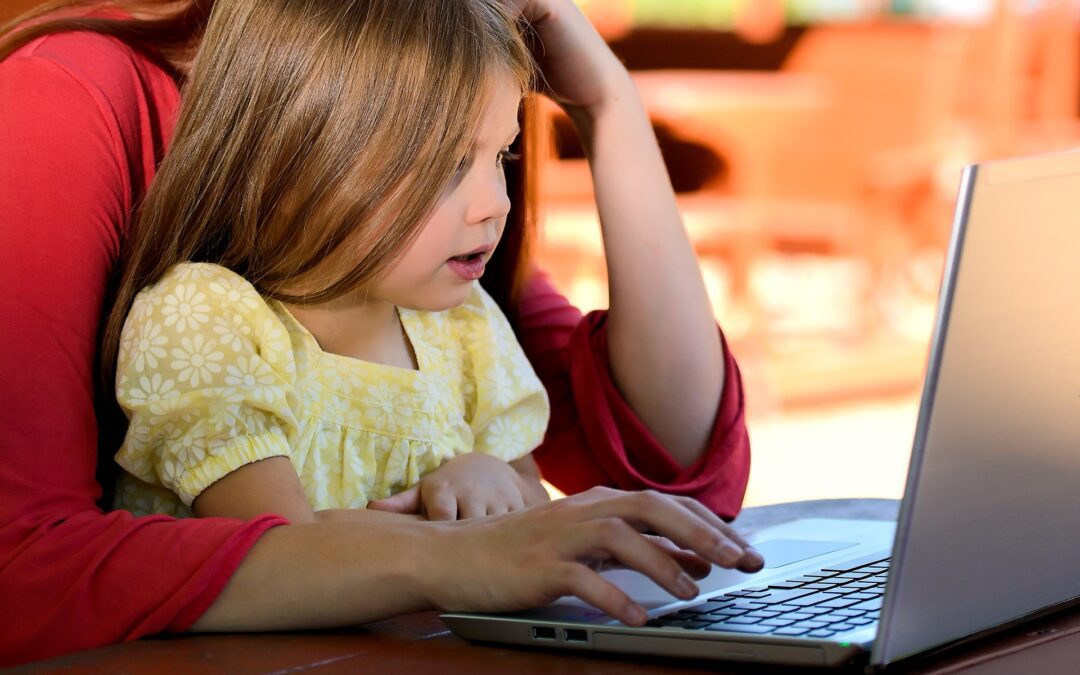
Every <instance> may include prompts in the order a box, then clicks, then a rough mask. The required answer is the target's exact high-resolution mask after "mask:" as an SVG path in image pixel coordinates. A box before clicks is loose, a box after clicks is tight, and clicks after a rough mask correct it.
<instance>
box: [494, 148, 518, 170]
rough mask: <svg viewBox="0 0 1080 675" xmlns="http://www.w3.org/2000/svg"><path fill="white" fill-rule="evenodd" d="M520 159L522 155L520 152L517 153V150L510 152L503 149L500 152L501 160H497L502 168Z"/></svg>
mask: <svg viewBox="0 0 1080 675" xmlns="http://www.w3.org/2000/svg"><path fill="white" fill-rule="evenodd" d="M519 159H521V155H519V154H517V153H515V152H510V151H509V150H503V151H502V152H500V153H499V160H498V162H497V165H498V166H499V167H500V168H502V167H504V166H506V165H507V164H508V163H510V162H516V161H518V160H519Z"/></svg>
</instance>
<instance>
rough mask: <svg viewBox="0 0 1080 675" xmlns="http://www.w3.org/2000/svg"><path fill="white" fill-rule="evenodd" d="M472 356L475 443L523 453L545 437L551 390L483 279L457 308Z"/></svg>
mask: <svg viewBox="0 0 1080 675" xmlns="http://www.w3.org/2000/svg"><path fill="white" fill-rule="evenodd" d="M454 327H455V330H456V331H457V332H458V334H459V337H460V339H461V342H462V345H463V347H464V353H465V360H466V373H465V377H466V391H467V392H469V393H471V394H472V395H471V396H468V397H467V399H468V400H467V405H466V415H467V417H468V421H469V425H470V427H471V428H472V432H473V436H474V439H475V441H474V446H473V449H474V451H476V452H483V453H486V454H489V455H494V456H495V457H498V458H500V459H504V460H506V461H508V462H509V461H513V460H515V459H520V458H521V457H524V456H525V455H527V454H529V453H530V452H532V450H533V449H534V448H536V447H537V446H538V445H540V443H541V442H542V441H543V440H544V432H545V430H546V429H547V424H548V417H549V415H550V408H549V406H548V399H547V392H546V391H545V390H544V385H543V384H542V383H541V382H540V378H539V377H537V376H536V372H535V371H534V370H533V367H532V365H531V364H530V363H529V359H528V358H526V356H525V352H524V351H522V349H521V345H520V344H518V341H517V338H516V337H515V336H514V331H513V329H512V328H511V327H510V322H509V321H507V319H506V317H505V316H504V315H503V313H502V311H501V310H500V309H499V307H498V305H497V304H496V303H495V301H494V300H493V299H492V298H491V296H489V295H488V294H487V292H485V291H484V290H483V289H482V288H481V287H480V285H479V284H477V285H475V286H474V289H473V292H472V294H471V295H470V296H469V299H468V300H467V301H466V302H465V304H464V305H462V306H461V307H459V308H457V309H456V310H454Z"/></svg>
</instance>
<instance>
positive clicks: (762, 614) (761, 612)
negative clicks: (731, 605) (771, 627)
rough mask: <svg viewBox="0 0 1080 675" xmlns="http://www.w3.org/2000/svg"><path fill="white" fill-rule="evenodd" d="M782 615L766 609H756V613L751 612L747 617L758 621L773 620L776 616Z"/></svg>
mask: <svg viewBox="0 0 1080 675" xmlns="http://www.w3.org/2000/svg"><path fill="white" fill-rule="evenodd" d="M781 614H782V612H770V611H768V610H765V609H755V610H754V611H752V612H750V613H749V614H747V615H746V616H752V617H754V618H757V619H771V618H773V617H774V616H780V615H781Z"/></svg>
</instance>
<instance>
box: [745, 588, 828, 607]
mask: <svg viewBox="0 0 1080 675" xmlns="http://www.w3.org/2000/svg"><path fill="white" fill-rule="evenodd" d="M815 592H816V591H814V590H811V589H806V588H793V589H791V590H787V591H784V590H776V591H772V592H770V593H768V597H760V598H757V602H763V603H765V604H769V605H787V604H793V603H792V602H791V601H792V600H794V599H796V598H802V597H805V596H807V595H812V594H813V593H815ZM794 604H798V603H794Z"/></svg>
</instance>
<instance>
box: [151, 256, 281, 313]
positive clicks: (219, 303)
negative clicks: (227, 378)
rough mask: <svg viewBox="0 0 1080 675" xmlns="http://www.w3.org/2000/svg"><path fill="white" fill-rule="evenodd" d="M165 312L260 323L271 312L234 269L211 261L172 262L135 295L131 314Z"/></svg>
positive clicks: (254, 290)
mask: <svg viewBox="0 0 1080 675" xmlns="http://www.w3.org/2000/svg"><path fill="white" fill-rule="evenodd" d="M150 312H153V313H155V314H165V315H167V316H173V315H175V316H177V317H178V318H189V317H194V320H196V321H198V319H199V318H201V317H203V316H216V315H228V316H230V317H232V318H233V320H234V322H244V323H254V322H260V323H261V322H262V321H264V320H265V319H266V318H268V317H273V316H275V315H274V312H273V310H272V309H271V308H270V305H269V304H268V303H267V302H266V300H265V299H264V298H263V297H262V296H261V295H259V291H257V290H256V289H255V287H254V286H252V285H251V283H250V282H248V280H247V279H245V278H243V277H242V276H240V275H239V274H237V273H236V272H233V271H232V270H230V269H228V268H226V267H222V266H221V265H215V264H211V263H191V262H184V263H179V264H177V265H173V266H172V267H171V268H169V271H168V272H166V273H165V275H164V276H163V277H162V278H161V279H160V280H158V281H157V282H156V283H154V284H152V285H150V286H147V287H146V288H144V289H142V290H141V291H140V292H139V294H138V295H137V296H136V297H135V302H134V304H133V305H132V308H131V313H132V315H134V316H136V317H139V316H140V315H145V314H147V313H150Z"/></svg>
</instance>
